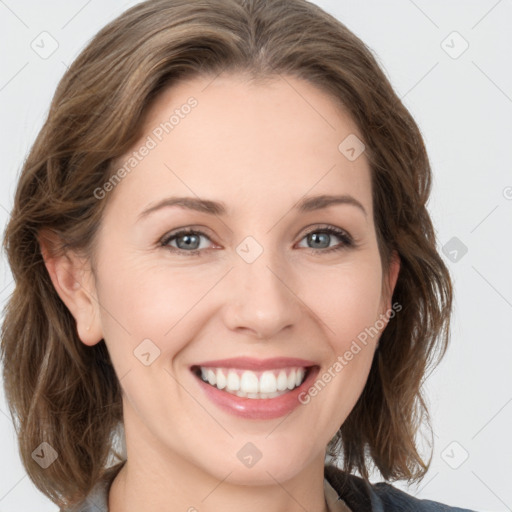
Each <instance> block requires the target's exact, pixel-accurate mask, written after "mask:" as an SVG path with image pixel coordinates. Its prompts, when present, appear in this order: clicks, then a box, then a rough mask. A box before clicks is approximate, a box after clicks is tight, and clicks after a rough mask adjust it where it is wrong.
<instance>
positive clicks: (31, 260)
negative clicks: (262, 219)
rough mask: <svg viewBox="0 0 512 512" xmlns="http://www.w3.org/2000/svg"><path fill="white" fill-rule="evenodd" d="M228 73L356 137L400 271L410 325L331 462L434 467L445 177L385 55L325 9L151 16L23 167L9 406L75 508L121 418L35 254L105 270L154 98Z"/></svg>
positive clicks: (102, 360) (356, 466)
mask: <svg viewBox="0 0 512 512" xmlns="http://www.w3.org/2000/svg"><path fill="white" fill-rule="evenodd" d="M224 71H227V72H233V73H244V74H248V76H249V77H250V78H252V79H253V80H264V79H267V78H279V76H282V77H286V76H291V77H296V78H300V79H303V80H306V81H308V82H309V83H311V84H313V85H315V86H317V87H318V88H319V89H321V90H322V91H325V92H327V93H328V94H329V95H330V97H331V98H332V99H333V100H334V101H335V102H337V104H339V105H340V106H342V108H344V109H345V111H346V112H348V113H349V114H350V116H351V118H352V119H353V120H354V121H355V123H356V124H357V126H358V128H359V131H360V134H361V135H362V137H363V140H364V141H365V144H366V153H365V154H366V156H367V158H368V159H369V163H370V168H371V176H372V194H373V205H374V216H375V219H374V221H375V226H376V234H377V240H378V243H379V251H380V255H381V258H382V264H383V271H384V272H387V270H388V268H389V267H388V265H389V262H390V256H391V254H392V252H393V251H396V252H397V253H398V255H399V256H400V260H401V268H400V273H399V277H398V281H397V284H396V287H395V290H394V293H393V301H394V302H398V303H399V304H400V305H402V310H401V311H400V313H399V314H397V315H396V317H395V318H393V319H392V320H391V321H390V322H389V324H388V325H387V327H386V328H385V330H384V332H383V334H382V336H381V339H380V347H379V349H378V350H377V352H376V356H375V357H374V360H373V364H372V367H371V371H370V374H369V378H368V381H367V384H366V387H365V388H364V391H363V392H362V395H361V396H360V398H359V400H358V402H357V404H356V405H355V407H354V409H353V410H352V412H351V413H350V415H349V416H348V418H347V419H346V421H345V422H344V424H343V425H342V426H341V427H340V429H339V432H338V433H337V435H336V436H335V438H334V439H333V440H332V441H331V442H330V443H329V446H328V453H330V454H331V455H336V456H340V460H341V462H342V465H343V469H344V470H346V471H347V472H354V471H358V472H359V473H360V474H361V475H362V476H363V477H364V478H365V479H368V475H369V472H368V469H369V468H370V467H376V468H377V469H378V470H379V471H380V472H381V474H382V475H383V477H384V478H385V479H388V480H395V479H407V480H416V479H420V478H422V477H423V475H424V473H425V471H426V469H427V468H428V464H429V463H430V461H429V462H428V463H425V462H424V461H423V460H422V457H421V456H420V454H419V450H418V448H417V444H416V443H417V441H416V437H417V433H418V429H419V427H420V426H421V425H422V423H423V420H425V419H426V420H427V422H426V423H427V424H428V413H427V407H426V404H425V401H424V398H423V396H422V393H421V386H422V383H423V380H424V377H425V375H426V372H427V370H428V369H429V368H431V367H433V365H434V364H436V363H437V362H438V361H439V359H440V358H441V357H442V355H444V352H445V350H446V346H447V343H448V339H449V322H450V314H451V307H452V285H451V281H450V275H449V272H448V270H447V268H446V266H445V265H444V263H443V261H442V259H441V257H440V255H439V254H438V252H437V250H436V239H435V233H434V229H433V226H432V222H431V219H430V217H429V213H428V211H427V206H426V203H427V200H428V197H429V194H430V189H431V169H430V164H429V160H428V156H427V153H426V150H425V145H424V142H423V139H422V136H421V133H420V131H419V129H418V126H417V125H416V123H415V122H414V120H413V118H412V117H411V115H410V113H409V112H408V110H407V109H406V108H405V106H404V105H403V104H402V102H401V101H400V98H399V97H398V96H397V95H396V94H395V92H394V91H393V89H392V86H391V84H390V82H389V81H388V79H387V78H386V76H385V74H384V72H383V71H382V70H381V69H380V67H379V65H378V64H377V61H376V59H375V57H374V56H373V54H372V52H371V51H370V50H369V49H368V48H367V47H366V46H365V44H364V43H363V42H362V41H361V40H360V39H359V38H358V37H356V36H355V35H354V34H353V33H352V32H351V31H350V30H349V29H347V27H346V26H345V25H343V24H342V23H340V22H339V21H338V20H336V19H335V18H334V17H332V16H331V15H329V14H327V13H325V12H324V11H323V10H322V9H320V8H319V7H317V6H316V5H314V4H311V3H309V2H307V1H305V0H268V1H267V0H196V1H193V2H190V1H188V0H187V1H185V0H149V1H146V2H142V3H140V4H138V5H136V6H135V7H132V8H131V9H129V10H128V11H126V12H125V13H123V14H122V15H121V16H120V17H118V18H117V19H115V20H114V21H112V22H111V23H109V24H108V25H107V26H105V27H104V28H103V29H102V30H101V31H100V32H99V33H98V34H97V35H96V36H95V37H94V38H93V39H92V41H91V42H90V43H89V44H88V46H87V47H86V48H85V49H84V50H83V51H82V52H81V54H80V55H79V56H78V58H77V59H76V60H75V61H74V63H73V64H72V65H71V67H70V68H69V70H68V71H67V72H66V73H65V75H64V76H63V78H62V80H61V81H60V83H59V85H58V88H57V90H56V93H55V95H54V98H53V100H52V103H51V107H50V110H49V113H48V118H47V119H46V121H45V123H44V125H43V127H42V129H41V131H40V133H39V135H38V136H37V138H36V140H35V143H34V144H33V147H32V148H31V150H30V152H29V154H28V157H27V158H26V161H25V162H24V165H23V168H22V171H21V175H20V177H19V181H18V185H17V189H16V194H15V199H14V207H13V210H12V216H11V219H10V221H9V223H8V225H7V228H6V231H5V236H4V248H5V250H6V252H7V256H8V261H9V263H10V267H11V269H12V274H13V277H14V280H15V288H14V291H13V293H12V295H11V296H10V298H9V300H8V302H7V305H6V308H5V319H4V322H3V325H2V331H1V336H2V339H1V351H2V359H3V375H4V385H5V391H6V396H7V399H8V403H9V406H10V410H11V414H12V416H13V419H14V423H15V427H16V431H17V434H18V440H19V446H20V452H21V457H22V460H23V463H24V466H25V468H26V471H27V473H28V475H29V476H30V478H31V479H32V481H33V482H34V483H35V485H36V486H37V487H38V488H39V489H40V490H41V491H42V492H43V493H44V494H46V495H47V496H48V497H49V498H50V499H51V500H53V501H54V502H55V503H57V504H58V505H59V506H61V507H67V506H70V505H72V504H74V503H76V502H78V501H80V500H82V499H83V498H84V497H85V496H86V495H87V493H89V492H90V490H91V489H92V487H93V486H94V484H95V483H96V482H97V481H98V479H99V478H100V477H101V476H102V475H103V474H104V473H105V470H106V469H107V467H108V461H109V460H110V461H111V460H112V459H111V457H112V456H113V454H114V460H121V459H122V457H121V455H119V454H118V453H117V452H115V450H113V442H114V441H115V439H116V435H115V432H116V427H118V426H119V425H121V424H122V403H121V393H120V386H119V382H118V380H117V378H116V375H115V373H114V369H113V367H112V365H111V363H110V358H109V354H108V351H107V349H106V345H105V342H104V340H102V341H101V342H100V343H98V344H96V345H94V346H92V347H89V346H86V345H84V344H83V343H82V342H81V341H80V339H79V337H78V334H77V329H76V323H75V320H74V318H73V316H72V315H71V313H70V312H69V310H68V309H67V308H66V306H65V305H64V303H63V302H62V301H61V299H60V298H59V295H58V294H57V292H56V291H55V289H54V287H53V285H52V281H51V279H50V276H49V274H48V271H47V269H46V266H45V262H44V259H43V257H42V251H41V246H40V243H39V237H40V236H42V235H43V234H44V233H51V234H52V238H51V240H53V243H52V245H50V252H51V253H53V254H58V253H61V254H62V253H64V252H65V251H67V250H73V251H78V252H79V253H80V254H83V255H86V256H87V257H88V258H90V261H91V262H94V242H95V240H96V238H95V234H96V233H97V231H98V227H99V225H100V222H101V218H102V212H103V210H104V208H105V205H106V204H107V202H108V197H106V198H105V199H102V200H100V201H99V200H98V199H97V198H96V197H95V195H94V191H95V189H97V187H101V186H102V185H103V184H104V183H106V182H107V181H108V180H109V179H110V177H111V176H112V175H113V173H114V172H115V169H116V166H115V162H116V159H118V158H119V157H121V156H122V155H124V154H125V153H126V151H127V150H129V149H130V148H131V147H132V145H133V144H134V143H135V142H136V141H137V140H138V138H139V137H140V136H141V134H142V133H141V130H142V126H143V122H144V116H145V114H146V113H147V111H148V109H149V107H150V106H151V104H152V103H153V102H154V101H155V98H157V97H158V96H159V94H160V93H161V92H162V91H163V90H164V89H166V88H168V87H170V86H172V85H173V84H175V83H177V82H178V81H179V80H181V79H186V78H193V77H195V76H211V77H212V79H213V78H214V77H215V76H217V75H218V74H219V73H221V72H224ZM340 142H341V141H340ZM49 240H50V239H49ZM93 268H94V267H93ZM43 441H46V442H48V443H49V444H50V445H51V446H52V447H53V448H54V449H55V450H56V452H57V453H58V458H57V459H56V460H55V462H53V464H51V465H50V466H49V467H48V468H47V469H42V468H41V467H40V466H39V465H38V464H36V463H35V462H34V460H33V459H32V457H31V454H32V452H33V450H34V449H35V448H36V447H37V446H39V445H40V443H41V442H43ZM116 457H117V459H116Z"/></svg>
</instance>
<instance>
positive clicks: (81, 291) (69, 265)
mask: <svg viewBox="0 0 512 512" xmlns="http://www.w3.org/2000/svg"><path fill="white" fill-rule="evenodd" d="M37 239H38V242H39V247H40V248H41V254H42V256H43V260H44V263H45V266H46V269H47V270H48V274H49V275H50V278H51V280H52V283H53V286H54V288H55V291H56V292H57V293H58V295H59V297H60V298H61V300H62V302H64V304H65V305H66V307H67V308H68V310H69V312H70V313H71V314H72V315H73V317H74V318H75V321H76V328H77V333H78V337H79V338H80V339H81V340H82V342H83V343H84V344H85V345H89V346H92V345H95V344H96V343H98V342H100V341H101V340H102V339H103V332H102V329H101V322H100V315H99V313H100V311H99V303H98V300H97V294H96V285H95V280H94V274H93V273H92V270H91V269H90V265H89V262H88V261H87V260H86V259H85V258H83V257H81V256H79V255H78V254H77V253H76V252H74V251H71V250H61V249H60V247H61V246H62V240H61V239H60V238H59V237H58V235H56V234H55V233H53V232H51V231H49V230H42V231H41V232H39V233H38V236H37Z"/></svg>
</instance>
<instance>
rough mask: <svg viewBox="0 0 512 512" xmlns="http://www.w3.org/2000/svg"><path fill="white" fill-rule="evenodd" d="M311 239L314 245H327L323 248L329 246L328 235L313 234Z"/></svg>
mask: <svg viewBox="0 0 512 512" xmlns="http://www.w3.org/2000/svg"><path fill="white" fill-rule="evenodd" d="M310 237H311V241H312V242H313V244H317V243H320V245H322V243H324V244H326V245H323V246H322V247H328V246H329V240H328V239H329V235H328V234H327V233H313V234H311V235H310Z"/></svg>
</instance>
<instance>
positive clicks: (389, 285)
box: [381, 250, 400, 315]
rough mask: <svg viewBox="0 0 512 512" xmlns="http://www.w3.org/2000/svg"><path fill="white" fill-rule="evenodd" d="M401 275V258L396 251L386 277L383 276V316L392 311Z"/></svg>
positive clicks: (392, 255)
mask: <svg viewBox="0 0 512 512" xmlns="http://www.w3.org/2000/svg"><path fill="white" fill-rule="evenodd" d="M399 273H400V256H399V255H398V252H397V251H396V250H394V251H393V253H392V254H391V259H390V263H389V269H388V272H387V274H386V275H384V276H383V283H382V285H383V286H382V311H381V313H382V314H383V315H385V314H386V311H389V310H390V309H391V299H392V297H393V292H394V290H395V286H396V282H397V280H398V274H399Z"/></svg>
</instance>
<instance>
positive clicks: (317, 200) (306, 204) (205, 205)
mask: <svg viewBox="0 0 512 512" xmlns="http://www.w3.org/2000/svg"><path fill="white" fill-rule="evenodd" d="M336 204H346V205H351V206H355V207H356V208H359V209H360V210H361V211H362V212H363V213H364V215H365V216H366V217H367V216H368V214H367V212H366V210H365V208H364V206H363V205H362V204H361V203H360V202H359V201H358V200H357V199H356V198H355V197H353V196H351V195H348V194H343V195H326V194H322V195H318V196H310V197H305V198H303V199H301V200H300V201H298V202H297V204H295V206H294V208H295V209H296V210H298V211H299V212H301V213H305V212H311V211H316V210H321V209H323V208H328V207H329V206H332V205H336ZM170 206H179V207H180V208H184V209H187V210H194V211H198V212H201V213H208V214H210V215H219V216H221V215H226V212H227V208H226V205H225V204H224V203H223V202H221V201H212V200H209V199H201V198H196V197H167V198H165V199H162V200H161V201H158V202H157V203H156V204H154V205H152V206H148V207H147V208H146V209H144V210H143V211H142V212H141V213H140V214H139V216H138V218H137V220H141V219H142V218H144V217H147V216H148V215H149V214H151V213H153V212H155V211H157V210H160V209H162V208H167V207H170Z"/></svg>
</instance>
